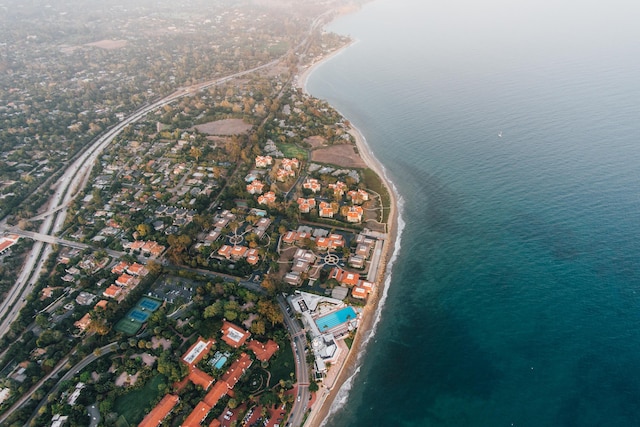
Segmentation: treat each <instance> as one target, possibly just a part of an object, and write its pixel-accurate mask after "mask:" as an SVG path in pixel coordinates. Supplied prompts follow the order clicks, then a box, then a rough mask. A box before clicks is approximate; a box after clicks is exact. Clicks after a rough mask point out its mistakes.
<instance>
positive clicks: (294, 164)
mask: <svg viewBox="0 0 640 427" xmlns="http://www.w3.org/2000/svg"><path fill="white" fill-rule="evenodd" d="M299 167H300V162H299V161H298V159H296V158H293V159H287V158H284V159H282V162H281V163H280V168H281V169H284V170H286V171H292V170H296V169H298V168H299Z"/></svg>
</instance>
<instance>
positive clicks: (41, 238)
mask: <svg viewBox="0 0 640 427" xmlns="http://www.w3.org/2000/svg"><path fill="white" fill-rule="evenodd" d="M2 231H6V232H8V233H11V234H17V235H19V236H22V237H28V238H30V239H33V240H36V241H38V242H44V243H49V244H52V245H62V246H68V247H70V248H75V249H80V250H85V249H92V250H96V251H97V250H103V251H105V252H106V253H107V255H109V256H112V257H116V258H118V257H121V256H123V255H125V254H126V252H122V251H114V250H113V249H102V248H96V247H93V246H91V245H87V244H86V243H80V242H75V241H73V240H66V239H62V238H60V237H55V236H50V235H48V234H42V233H37V232H35V231H26V230H20V229H19V228H15V227H10V228H5V227H2V226H0V232H2Z"/></svg>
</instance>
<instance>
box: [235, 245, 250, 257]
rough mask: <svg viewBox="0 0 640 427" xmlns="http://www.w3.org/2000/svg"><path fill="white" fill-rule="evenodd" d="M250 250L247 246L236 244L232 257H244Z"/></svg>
mask: <svg viewBox="0 0 640 427" xmlns="http://www.w3.org/2000/svg"><path fill="white" fill-rule="evenodd" d="M248 250H249V248H248V247H246V246H234V247H233V248H231V258H234V259H239V258H243V257H244V256H245V255H246V253H247V251H248Z"/></svg>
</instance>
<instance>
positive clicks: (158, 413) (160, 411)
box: [138, 394, 180, 427]
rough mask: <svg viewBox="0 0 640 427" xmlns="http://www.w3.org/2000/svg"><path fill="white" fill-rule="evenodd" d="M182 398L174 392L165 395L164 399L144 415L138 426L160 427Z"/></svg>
mask: <svg viewBox="0 0 640 427" xmlns="http://www.w3.org/2000/svg"><path fill="white" fill-rule="evenodd" d="M179 401H180V398H179V397H178V396H176V395H173V394H167V395H165V396H164V397H163V398H162V400H161V401H160V402H159V403H158V404H157V405H156V406H155V407H154V408H153V409H152V410H151V412H149V413H148V414H147V416H145V417H144V419H143V420H142V422H141V423H140V424H138V427H158V426H159V425H160V424H161V423H162V421H163V420H164V419H165V418H166V417H167V415H169V414H170V413H171V411H172V410H173V408H174V407H175V406H176V405H177V404H178V402H179Z"/></svg>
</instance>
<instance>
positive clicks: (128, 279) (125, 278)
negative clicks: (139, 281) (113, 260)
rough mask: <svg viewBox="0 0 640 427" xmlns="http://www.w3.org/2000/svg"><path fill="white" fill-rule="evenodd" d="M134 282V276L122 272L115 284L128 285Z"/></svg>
mask: <svg viewBox="0 0 640 427" xmlns="http://www.w3.org/2000/svg"><path fill="white" fill-rule="evenodd" d="M135 282H136V278H135V277H133V276H129V275H128V274H127V273H123V274H122V275H120V277H118V278H117V279H116V285H120V286H130V285H133V284H134V283H135Z"/></svg>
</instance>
